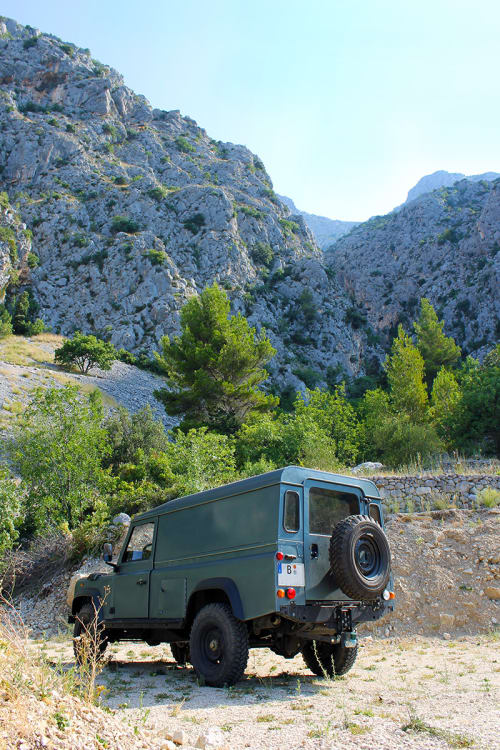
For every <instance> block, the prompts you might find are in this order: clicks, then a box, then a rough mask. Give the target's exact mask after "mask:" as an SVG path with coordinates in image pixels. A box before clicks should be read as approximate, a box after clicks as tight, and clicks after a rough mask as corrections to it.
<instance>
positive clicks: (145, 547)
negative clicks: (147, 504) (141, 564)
mask: <svg viewBox="0 0 500 750" xmlns="http://www.w3.org/2000/svg"><path fill="white" fill-rule="evenodd" d="M154 530H155V525H154V523H143V524H141V526H136V527H135V529H134V530H133V531H132V535H131V537H130V539H129V540H128V544H127V549H126V550H125V553H124V555H123V560H122V562H134V561H135V560H148V559H149V558H150V557H151V552H152V550H153V535H154Z"/></svg>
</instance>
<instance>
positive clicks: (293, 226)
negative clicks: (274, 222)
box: [279, 219, 300, 237]
mask: <svg viewBox="0 0 500 750" xmlns="http://www.w3.org/2000/svg"><path fill="white" fill-rule="evenodd" d="M279 222H280V224H281V227H282V229H283V232H284V234H285V236H286V237H290V236H291V235H292V234H299V233H300V226H299V224H297V222H296V221H290V220H289V219H280V220H279Z"/></svg>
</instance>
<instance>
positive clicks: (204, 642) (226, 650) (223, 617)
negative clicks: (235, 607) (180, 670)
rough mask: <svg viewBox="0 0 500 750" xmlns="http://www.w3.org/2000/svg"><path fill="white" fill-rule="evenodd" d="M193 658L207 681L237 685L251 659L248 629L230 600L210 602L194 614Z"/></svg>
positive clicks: (218, 685)
mask: <svg viewBox="0 0 500 750" xmlns="http://www.w3.org/2000/svg"><path fill="white" fill-rule="evenodd" d="M189 652H190V661H191V664H192V665H193V667H194V668H195V670H196V672H197V674H198V675H199V676H200V677H201V679H202V680H203V681H204V682H205V684H206V685H211V686H212V687H223V686H224V685H234V684H235V682H238V680H240V679H241V678H242V676H243V673H244V671H245V667H246V665H247V661H248V632H247V628H246V625H245V623H244V622H241V620H237V619H236V617H235V616H234V615H233V613H232V611H231V608H230V607H229V606H228V605H227V604H220V603H214V604H207V605H206V606H205V607H203V609H201V610H200V611H199V612H198V614H197V615H196V617H195V620H194V622H193V627H192V628H191V638H190V641H189Z"/></svg>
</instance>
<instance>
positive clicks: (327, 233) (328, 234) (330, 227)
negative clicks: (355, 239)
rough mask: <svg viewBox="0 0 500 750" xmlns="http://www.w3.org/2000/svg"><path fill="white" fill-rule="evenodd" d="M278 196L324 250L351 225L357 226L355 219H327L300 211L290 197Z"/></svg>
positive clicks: (349, 228)
mask: <svg viewBox="0 0 500 750" xmlns="http://www.w3.org/2000/svg"><path fill="white" fill-rule="evenodd" d="M278 198H279V199H280V201H281V202H282V203H284V204H285V206H288V208H289V209H290V211H291V212H292V213H293V214H300V215H301V216H303V217H304V221H305V223H306V224H307V226H308V227H309V229H310V230H311V232H312V233H313V235H314V238H315V240H316V242H317V244H318V245H319V247H320V248H321V249H322V250H325V249H326V248H327V247H328V246H329V245H331V244H332V243H333V242H335V240H338V238H339V237H342V236H343V235H344V234H347V232H349V231H350V230H351V229H352V228H353V227H355V226H357V224H358V222H356V221H341V220H340V219H329V218H327V217H326V216H317V215H316V214H308V213H307V211H300V210H299V209H298V208H297V206H296V205H295V203H294V202H293V200H292V199H291V198H287V197H286V195H278Z"/></svg>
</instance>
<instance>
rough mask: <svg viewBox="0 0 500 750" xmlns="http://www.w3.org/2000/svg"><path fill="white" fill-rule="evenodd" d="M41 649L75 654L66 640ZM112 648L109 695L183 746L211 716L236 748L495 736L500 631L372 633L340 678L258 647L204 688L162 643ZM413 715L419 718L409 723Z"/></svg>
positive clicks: (131, 718) (64, 656)
mask: <svg viewBox="0 0 500 750" xmlns="http://www.w3.org/2000/svg"><path fill="white" fill-rule="evenodd" d="M46 648H47V649H48V653H49V654H50V655H51V656H52V657H55V658H57V659H58V660H59V659H60V660H62V662H63V663H68V665H69V663H70V662H71V658H72V657H71V651H70V648H69V645H68V643H67V642H66V643H64V642H55V641H51V642H48V643H47V644H46ZM110 652H111V660H110V662H109V663H108V665H107V666H106V667H105V669H104V671H103V672H102V674H101V676H100V683H101V684H102V685H103V686H104V687H105V691H104V693H103V696H104V697H103V705H105V706H108V707H109V708H110V709H112V710H113V711H114V712H115V716H121V717H122V718H123V720H124V721H125V722H127V723H130V724H131V725H134V724H139V725H143V726H145V727H146V728H151V729H153V730H155V732H157V733H159V734H160V735H162V736H164V737H167V736H172V734H173V733H174V732H175V731H178V730H182V731H183V732H184V742H183V745H184V746H185V747H187V748H190V747H193V746H194V745H195V744H196V742H197V740H198V738H199V736H200V735H201V734H203V733H206V732H207V729H208V728H209V727H213V728H214V729H217V731H218V733H219V735H220V736H222V737H223V738H224V739H225V743H226V744H227V746H228V747H230V748H231V749H234V750H239V749H240V748H250V750H263V748H269V750H282V749H284V748H287V749H290V748H292V749H295V748H305V750H337V748H338V749H339V750H340V748H356V749H357V750H359V749H361V748H364V749H365V750H368V749H372V748H377V749H378V750H394V748H449V747H469V746H473V747H476V748H481V750H494V749H497V748H498V747H499V743H498V738H499V736H500V720H499V713H498V698H499V695H500V641H499V640H497V639H495V638H494V637H493V636H479V637H476V638H469V637H467V638H461V639H458V640H456V641H443V640H442V639H440V638H428V639H425V638H422V637H416V638H412V639H397V638H394V639H384V640H375V639H372V638H371V637H369V636H368V637H367V638H365V639H364V640H362V641H361V645H360V652H359V655H358V660H357V662H356V665H355V667H354V668H353V670H352V671H351V672H350V673H349V674H348V675H346V676H345V677H344V678H341V679H338V680H328V679H326V680H325V679H320V678H317V677H313V676H311V673H310V672H308V670H307V669H306V668H305V666H304V664H303V662H302V658H301V657H300V656H297V657H295V659H293V660H288V661H287V660H285V659H283V658H281V657H278V656H276V655H275V654H273V653H272V652H270V651H268V650H267V649H266V650H252V651H251V652H250V658H249V662H248V667H247V670H246V674H245V677H244V679H243V680H242V681H241V682H239V683H238V684H237V685H235V686H234V687H232V688H223V689H215V688H208V687H200V686H199V685H198V683H197V681H196V676H195V674H194V671H193V670H192V668H191V667H190V666H188V667H186V668H180V667H177V665H176V664H175V663H174V662H173V660H172V658H171V654H170V649H168V647H165V646H163V647H162V646H158V647H156V648H149V647H147V646H146V645H144V644H137V643H133V644H126V645H116V646H113V647H111V649H110ZM411 720H413V726H414V727H415V729H414V730H413V731H412V730H407V731H404V729H403V727H405V726H406V725H408V723H409V722H410V721H411ZM472 743H474V744H473V745H472Z"/></svg>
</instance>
